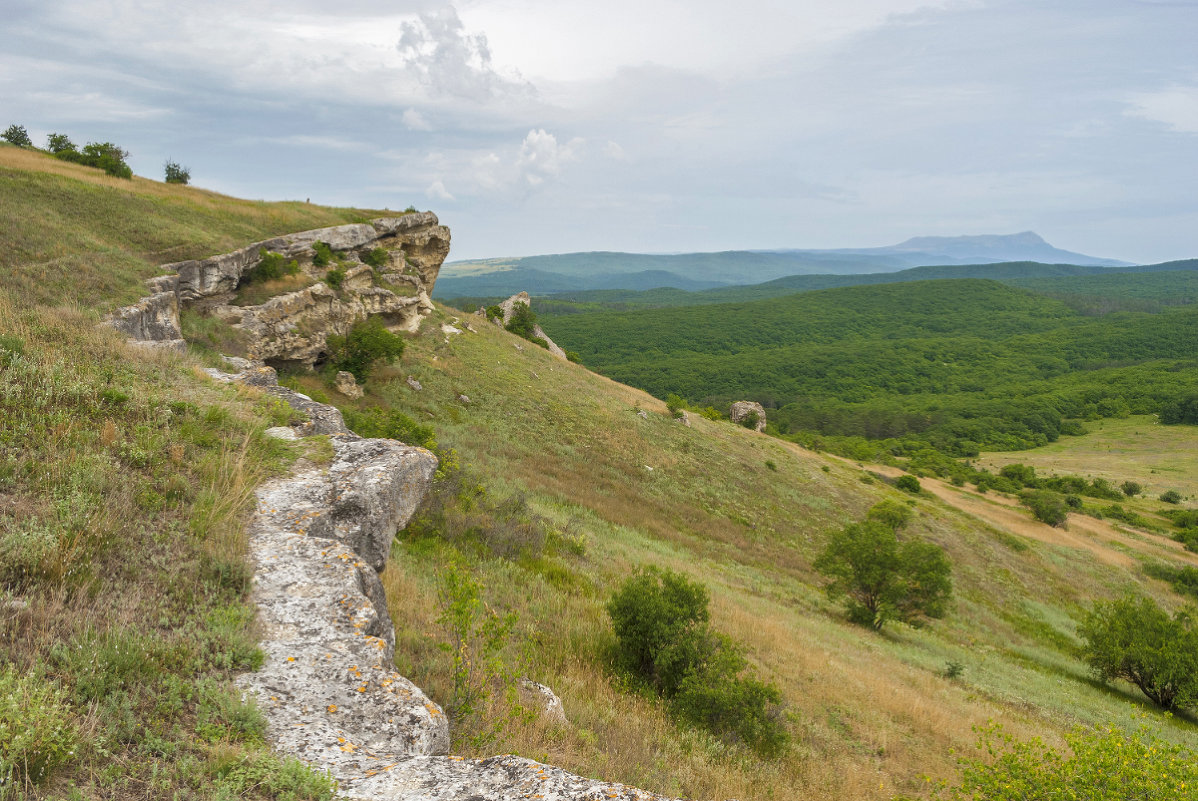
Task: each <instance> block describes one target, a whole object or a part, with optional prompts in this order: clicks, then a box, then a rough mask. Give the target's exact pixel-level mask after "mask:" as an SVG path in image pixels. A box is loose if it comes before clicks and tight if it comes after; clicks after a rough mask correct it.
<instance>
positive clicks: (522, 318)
mask: <svg viewBox="0 0 1198 801" xmlns="http://www.w3.org/2000/svg"><path fill="white" fill-rule="evenodd" d="M536 325H537V315H536V314H535V313H533V310H532V309H531V308H529V306H528V304H527V303H516V304H514V305H513V306H512V316H511V317H510V318H509V319H508V321H507V325H505V326H504V328H506V329H507V330H508V331H511V332H512V333H513V334H515V335H516V336H519V337H524V338H525V339H530V340H531V339H532V338H533V336H534V334H533V330H534V329H535V328H536Z"/></svg>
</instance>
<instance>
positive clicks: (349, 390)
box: [333, 370, 363, 398]
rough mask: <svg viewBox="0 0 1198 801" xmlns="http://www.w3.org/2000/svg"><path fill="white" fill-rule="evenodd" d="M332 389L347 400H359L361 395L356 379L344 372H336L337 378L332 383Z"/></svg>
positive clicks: (351, 374)
mask: <svg viewBox="0 0 1198 801" xmlns="http://www.w3.org/2000/svg"><path fill="white" fill-rule="evenodd" d="M333 388H334V389H336V390H337V391H338V392H340V393H341V394H342V395H344V396H345V397H347V398H360V397H362V395H363V392H362V387H361V386H359V385H358V379H356V378H354V374H353V373H350V372H347V371H345V370H338V371H337V378H336V380H335V381H334V382H333Z"/></svg>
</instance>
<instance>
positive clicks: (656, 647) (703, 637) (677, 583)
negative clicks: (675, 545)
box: [607, 568, 790, 756]
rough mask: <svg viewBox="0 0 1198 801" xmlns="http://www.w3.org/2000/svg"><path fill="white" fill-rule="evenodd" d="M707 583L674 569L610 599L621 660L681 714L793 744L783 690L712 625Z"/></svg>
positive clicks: (770, 743) (726, 734)
mask: <svg viewBox="0 0 1198 801" xmlns="http://www.w3.org/2000/svg"><path fill="white" fill-rule="evenodd" d="M708 600H709V596H708V593H707V590H706V589H705V588H704V587H703V586H702V585H701V584H698V583H697V582H693V581H691V580H689V579H687V578H686V577H685V576H683V575H682V574H680V573H675V572H673V571H671V570H658V569H655V568H647V569H644V570H641V571H639V572H638V573H636V574H635V575H633V576H631V577H630V578H629V579H628V580H627V581H625V582H624V584H623V585H622V586H621V587H620V588H619V589H618V590H617V591H616V592H615V593H614V594H613V595H612V597H611V600H610V601H608V604H607V613H608V615H609V616H610V617H611V621H612V628H613V629H614V630H615V634H616V640H617V643H618V649H617V652H616V662H617V664H618V665H620V666H621V667H622V668H623V669H625V670H627V671H628V672H629V673H631V674H632V675H634V676H636V677H638V678H639V679H641V680H643V681H645V682H646V683H648V685H649V686H651V687H652V688H653V689H654V690H655V691H656V692H657V693H658V694H659V695H661V696H662V697H663V698H665V699H666V700H667V701H669V702H670V705H671V709H672V710H673V711H674V714H676V715H677V716H678V717H679V718H681V719H682V720H685V721H687V722H689V723H691V724H693V725H697V726H702V727H703V728H706V729H707V730H709V731H711V732H713V733H715V734H716V735H718V736H720V737H721V738H723V739H725V740H726V741H729V742H734V743H743V744H744V745H746V746H748V747H750V748H752V749H753V750H755V751H757V752H758V753H759V754H761V755H763V756H775V755H777V754H778V753H780V752H781V751H782V750H783V749H784V748H785V747H786V745H787V743H789V741H790V734H789V732H788V731H787V728H786V724H785V715H784V713H783V710H782V707H781V701H782V697H781V694H780V693H779V692H778V690H777V688H775V687H774V686H773V685H771V684H767V683H765V682H762V681H761V680H759V679H758V678H756V677H755V676H753V675H751V674H749V673H748V663H747V662H746V660H745V657H744V654H743V653H742V651H741V648H740V646H738V645H737V644H736V643H734V642H733V641H732V640H731V639H729V638H728V637H726V636H724V635H722V634H718V633H716V632H713V631H712V630H711V628H710V627H709V625H708V620H709V613H708V610H707V604H708Z"/></svg>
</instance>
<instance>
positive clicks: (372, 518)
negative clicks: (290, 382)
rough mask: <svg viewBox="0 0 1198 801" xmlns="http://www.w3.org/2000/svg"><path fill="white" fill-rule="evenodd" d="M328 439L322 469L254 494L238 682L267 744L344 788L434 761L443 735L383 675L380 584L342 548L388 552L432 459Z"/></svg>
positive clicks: (422, 700)
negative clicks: (403, 765) (253, 646)
mask: <svg viewBox="0 0 1198 801" xmlns="http://www.w3.org/2000/svg"><path fill="white" fill-rule="evenodd" d="M332 442H333V447H334V452H335V457H334V461H333V464H332V466H331V467H330V468H329V469H328V470H327V471H325V470H322V469H320V468H317V467H308V468H306V469H301V470H299V471H297V472H296V473H295V474H293V475H292V476H289V477H287V478H283V479H277V480H274V481H270V482H267V483H266V484H264V485H262V486H261V487H260V488H259V489H258V492H257V500H258V507H257V512H256V513H255V515H254V518H253V520H252V521H251V524H250V553H251V556H252V557H253V560H254V564H255V571H254V590H253V597H254V600H255V602H256V603H257V605H258V609H259V620H260V622H261V626H262V631H263V640H262V644H261V646H262V649H263V651H264V652H265V654H266V659H265V662H264V664H263V666H262V669H261V670H259V671H257V672H255V673H248V674H245V675H243V676H241V677H240V678H239V680H238V681H239V684H240V686H241V687H242V688H243V689H244V690H246V691H247V692H249V693H252V694H253V695H255V696H256V698H257V701H258V705H259V707H260V708H261V709H262V710H263V712H264V713H265V714H266V716H267V720H268V725H269V734H270V738H271V740H272V742H274V744H275V745H276V747H278V748H280V749H281V750H284V751H286V752H288V753H291V754H293V755H295V756H297V757H299V758H301V759H303V760H305V761H307V762H310V763H314V764H317V765H319V766H321V767H323V768H327V769H329V770H331V771H332V772H333V773H334V775H336V776H337V777H338V778H340V779H343V780H345V779H351V778H353V777H359V776H362V775H365V773H366V771H368V770H370V767H371V766H372V765H375V764H377V762H378V761H379V760H385V761H394V760H396V759H399V758H400V757H403V756H407V755H411V754H443V753H445V752H446V751H447V750H448V748H449V727H448V722H447V720H446V718H445V715H444V713H443V712H442V710H441V708H440V707H439V706H437V705H436V704H434V703H433V702H432V701H431V700H430V699H429V698H428V697H427V696H426V695H425V694H424V693H423V692H422V691H421V690H420V688H418V687H416V686H415V685H414V684H412V683H411V682H410V681H408V680H407V679H406V678H404V677H403V676H401V675H399V674H398V673H396V672H395V670H394V667H393V659H394V643H395V637H394V631H393V629H392V625H391V619H390V617H389V616H388V615H387V611H386V598H385V597H384V595H383V590H382V584H381V582H380V581H379V579H378V574H377V572H376V569H375V566H373V565H372V564H369V563H367V562H366V561H365V560H364V559H363V558H362V555H360V554H359V553H357V552H356V551H355V550H354V548H353V547H352V546H351V545H350V544H349V543H350V542H369V544H370V545H371V547H373V548H375V550H376V551H377V550H378V549H379V548H380V547H381V541H382V540H383V539H385V541H386V547H387V548H388V549H389V547H390V541H391V537H392V536H393V535H394V533H395V531H396V529H397V528H398V527H399V526H402V525H403V524H405V523H406V522H407V519H408V518H409V517H410V516H411V514H412V512H414V511H415V508H416V505H417V503H418V502H419V500H420V498H421V497H422V495H423V492H424V488H425V487H426V486H427V483H428V480H429V478H430V477H431V476H432V473H433V470H434V469H435V468H436V457H434V456H433V455H432V454H431V453H429V452H428V451H426V450H424V449H423V448H416V447H411V446H407V445H402V444H400V443H398V442H394V441H392V440H363V439H360V438H357V437H353V436H345V435H335V436H333V437H332ZM347 494H352V496H353V497H352V498H347V497H346V496H347ZM384 531H385V536H384V535H383V534H382V532H384ZM363 532H369V533H370V534H372V535H374V536H375V540H374V541H370V540H369V538H363V537H361V536H360V535H361V533H363ZM340 536H347V540H348V541H346V542H343V541H340V540H339V539H338V537H340ZM375 556H376V561H377V554H375Z"/></svg>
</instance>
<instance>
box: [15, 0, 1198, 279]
mask: <svg viewBox="0 0 1198 801" xmlns="http://www.w3.org/2000/svg"><path fill="white" fill-rule="evenodd" d="M0 30H3V32H4V42H5V47H4V48H3V50H0V109H3V112H5V113H4V115H3V116H7V117H8V119H3V118H2V117H0V127H7V125H9V124H12V123H15V124H20V125H24V126H25V127H26V128H27V129H28V131H29V133H30V135H31V136H32V137H33V139H34V141H35V143H37V144H44V142H45V137H46V136H47V134H49V133H51V132H59V133H65V134H67V135H68V136H70V137H71V138H72V139H73V140H74V141H75V142H76V143H77V144H80V145H82V144H84V143H86V142H88V141H111V142H115V143H117V144H118V145H120V146H122V147H124V148H125V149H127V150H128V151H130V154H131V155H130V158H129V163H130V165H131V166H132V167H133V169H134V171H135V172H136V173H137V174H139V175H144V176H148V177H154V178H159V179H160V178H161V177H162V172H163V164H164V162H165V161H166V160H167V159H171V160H174V161H176V162H179V163H180V164H183V165H184V166H186V167H188V168H189V169H190V171H191V175H192V183H193V184H195V185H197V186H202V187H205V188H208V189H213V190H216V191H220V192H224V193H228V194H231V195H236V196H238V197H246V198H254V199H258V198H260V199H265V200H285V199H289V200H296V199H298V200H305V199H310V200H311V201H312V202H313V203H322V204H329V205H339V206H357V207H363V208H390V209H402V208H404V207H406V206H408V205H415V206H417V207H419V208H421V209H432V210H433V211H435V212H437V214H438V216H439V217H440V218H441V221H442V222H443V223H444V224H446V225H448V226H450V228H451V229H452V231H453V250H452V252H451V255H450V259H451V260H456V259H472V258H487V257H501V256H525V255H534V254H542V253H560V252H571V251H587V250H623V251H636V252H655V253H659V252H685V251H713V250H731V249H768V248H832V247H872V246H882V245H887V244H893V243H896V242H899V241H901V240H904V239H907V238H908V237H912V236H924V235H941V236H956V235H962V234H1002V233H1014V232H1018V231H1025V230H1034V231H1036V232H1037V233H1039V234H1040V235H1042V236H1043V237H1045V238H1046V239H1047V240H1048V241H1049V242H1051V243H1052V244H1054V245H1056V246H1057V247H1061V248H1065V249H1068V250H1073V251H1080V252H1083V253H1087V254H1090V255H1094V256H1102V257H1108V258H1117V259H1124V260H1126V261H1132V262H1139V263H1150V262H1158V261H1165V260H1170V259H1181V258H1193V257H1198V240H1196V238H1195V232H1198V191H1196V190H1195V187H1198V48H1195V47H1194V44H1193V43H1194V41H1195V39H1196V38H1198V0H837V2H835V3H830V2H827V1H826V0H789V2H780V1H778V0H740V1H739V2H737V3H729V2H726V0H721V2H712V1H711V0H685V2H684V1H683V0H636V1H635V2H633V1H632V0H606V2H603V3H597V2H578V1H577V0H557V1H556V2H549V0H457V2H453V3H447V2H441V1H439V0H387V1H386V2H376V1H375V0H340V2H329V0H324V1H323V2H316V0H291V1H290V2H287V3H279V2H266V1H265V0H236V2H234V1H233V0H195V2H190V3H186V4H183V3H177V2H156V1H155V0H54V2H45V0H38V2H27V0H0Z"/></svg>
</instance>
